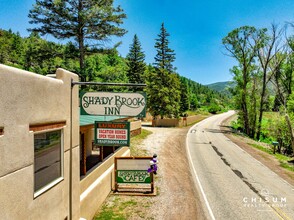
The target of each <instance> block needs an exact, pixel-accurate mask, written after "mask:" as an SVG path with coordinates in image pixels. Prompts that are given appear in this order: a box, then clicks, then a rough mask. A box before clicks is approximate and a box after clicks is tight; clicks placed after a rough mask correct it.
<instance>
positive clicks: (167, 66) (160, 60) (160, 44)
mask: <svg viewBox="0 0 294 220" xmlns="http://www.w3.org/2000/svg"><path fill="white" fill-rule="evenodd" d="M169 36H170V35H169V33H168V32H167V31H166V29H165V27H164V23H162V25H161V28H160V34H159V35H158V38H157V39H156V43H155V48H156V51H157V54H156V56H155V63H154V65H155V67H157V68H161V69H164V70H167V71H168V73H172V72H174V68H173V65H172V63H173V62H174V61H175V53H174V50H172V49H170V48H169V40H168V37H169Z"/></svg>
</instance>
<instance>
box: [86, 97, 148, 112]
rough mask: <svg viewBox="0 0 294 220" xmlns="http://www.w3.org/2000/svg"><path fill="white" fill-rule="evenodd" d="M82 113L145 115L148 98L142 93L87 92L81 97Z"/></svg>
mask: <svg viewBox="0 0 294 220" xmlns="http://www.w3.org/2000/svg"><path fill="white" fill-rule="evenodd" d="M81 107H82V109H83V111H82V112H81V113H82V114H88V115H117V116H140V117H144V116H145V107H146V98H145V95H144V94H142V93H110V92H87V93H85V94H83V95H82V97H81Z"/></svg>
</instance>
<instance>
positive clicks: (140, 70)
mask: <svg viewBox="0 0 294 220" xmlns="http://www.w3.org/2000/svg"><path fill="white" fill-rule="evenodd" d="M126 58H127V65H128V72H127V73H128V78H129V81H130V82H132V83H143V82H144V72H145V69H146V66H145V63H144V60H145V54H144V53H143V52H142V48H141V43H140V41H139V38H138V37H137V35H136V34H135V36H134V38H133V43H132V44H131V45H130V51H129V53H128V55H127V57H126Z"/></svg>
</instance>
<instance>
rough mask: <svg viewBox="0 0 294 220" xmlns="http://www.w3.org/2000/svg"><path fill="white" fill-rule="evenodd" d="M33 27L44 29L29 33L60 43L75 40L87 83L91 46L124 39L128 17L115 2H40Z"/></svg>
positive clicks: (64, 0)
mask: <svg viewBox="0 0 294 220" xmlns="http://www.w3.org/2000/svg"><path fill="white" fill-rule="evenodd" d="M29 18H30V19H31V20H30V23H31V24H37V25H40V26H37V27H34V28H31V29H29V30H30V31H36V32H38V33H41V34H42V35H45V34H51V35H53V36H54V37H55V38H57V39H73V40H74V41H75V42H76V43H77V44H78V47H79V62H80V74H81V77H82V80H84V81H85V80H87V78H88V77H87V75H86V73H85V72H84V60H85V54H86V52H88V51H87V48H89V47H93V46H95V45H97V43H95V44H94V45H90V42H91V41H92V42H95V41H100V42H101V41H105V40H108V38H109V37H111V36H123V35H124V34H125V33H126V30H124V29H123V28H120V27H119V25H120V24H122V23H123V19H124V18H126V15H125V14H124V13H123V10H122V8H121V7H120V6H118V7H114V6H113V0H108V1H94V0H89V1H84V0H63V1H62V0H37V1H36V4H35V5H34V7H33V9H32V10H30V12H29Z"/></svg>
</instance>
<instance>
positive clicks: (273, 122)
mask: <svg viewBox="0 0 294 220" xmlns="http://www.w3.org/2000/svg"><path fill="white" fill-rule="evenodd" d="M283 119H284V118H283V117H281V116H280V115H279V113H277V112H274V113H273V112H265V114H264V119H263V121H262V128H261V136H260V137H261V138H260V140H259V141H256V142H254V143H248V144H249V145H250V146H252V147H254V148H256V149H258V150H261V151H263V152H266V153H268V154H269V155H272V156H274V157H275V158H276V159H277V160H278V161H279V163H280V166H281V167H283V168H285V169H287V170H289V171H292V172H294V160H293V156H292V155H293V154H292V148H291V137H290V135H289V131H288V130H287V125H286V122H285V120H283ZM238 122H239V121H233V122H232V123H231V126H232V128H233V129H234V130H235V131H238V130H239V131H240V130H242V129H241V124H239V123H238ZM273 142H276V144H277V146H274V144H273Z"/></svg>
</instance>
